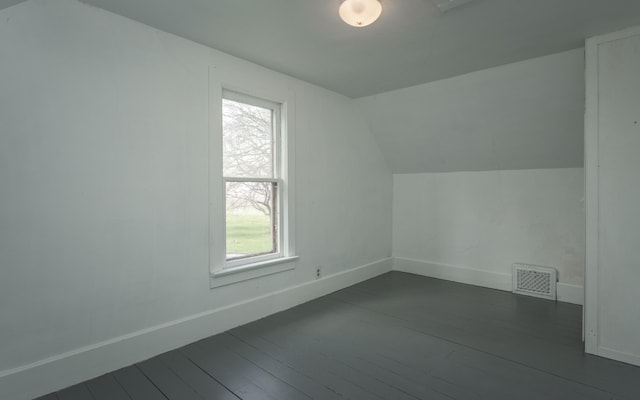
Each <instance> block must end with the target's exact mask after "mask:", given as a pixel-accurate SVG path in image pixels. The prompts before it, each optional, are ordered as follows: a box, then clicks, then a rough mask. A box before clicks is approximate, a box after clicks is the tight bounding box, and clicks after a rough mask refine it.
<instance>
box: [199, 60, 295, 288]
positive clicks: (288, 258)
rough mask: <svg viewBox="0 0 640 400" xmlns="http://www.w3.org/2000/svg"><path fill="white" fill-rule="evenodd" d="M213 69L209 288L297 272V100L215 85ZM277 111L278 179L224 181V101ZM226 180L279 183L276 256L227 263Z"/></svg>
mask: <svg viewBox="0 0 640 400" xmlns="http://www.w3.org/2000/svg"><path fill="white" fill-rule="evenodd" d="M215 75H216V71H215V68H213V67H212V68H210V69H209V86H210V88H209V160H210V162H209V171H210V174H209V200H210V201H209V212H210V218H209V241H210V244H209V249H210V250H209V264H210V268H209V269H210V277H211V278H210V286H211V288H215V287H219V286H225V285H229V284H233V283H237V282H241V281H245V280H249V279H254V278H258V277H261V276H265V275H271V274H275V273H279V272H284V271H289V270H292V269H294V268H295V267H296V262H295V261H296V260H297V258H298V257H297V256H296V255H295V232H294V215H295V208H294V205H295V198H294V195H295V191H294V168H293V165H294V161H295V159H294V152H293V149H294V148H295V147H294V137H293V127H294V117H293V116H294V105H295V102H294V96H293V93H292V92H291V91H289V90H287V89H281V88H277V87H272V86H270V85H268V84H267V85H262V87H254V88H247V87H243V86H240V85H235V84H233V83H229V82H222V81H219V80H216V79H215V78H216V76H215ZM223 98H224V99H228V100H232V101H238V102H241V103H246V104H250V105H255V106H258V107H262V108H267V109H271V110H274V113H273V118H274V124H277V128H279V129H276V134H275V135H274V163H275V168H274V170H275V173H274V178H273V179H272V178H262V179H261V178H225V177H224V176H223V168H222V150H223V147H222V99H223ZM228 181H248V182H256V181H266V182H273V181H275V182H277V184H278V188H277V190H278V198H277V199H276V201H277V208H278V210H277V212H278V216H277V218H278V249H277V251H276V253H270V254H264V255H257V256H252V257H246V258H239V259H233V260H227V259H226V258H227V257H226V210H225V204H226V195H225V192H226V190H225V186H226V182H228Z"/></svg>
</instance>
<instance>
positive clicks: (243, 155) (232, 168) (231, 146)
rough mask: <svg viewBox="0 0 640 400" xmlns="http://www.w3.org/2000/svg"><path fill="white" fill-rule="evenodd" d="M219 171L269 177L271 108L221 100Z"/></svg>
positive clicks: (270, 169) (235, 174)
mask: <svg viewBox="0 0 640 400" xmlns="http://www.w3.org/2000/svg"><path fill="white" fill-rule="evenodd" d="M222 143H223V174H224V176H226V177H235V178H273V112H272V110H270V109H267V108H262V107H257V106H253V105H249V104H245V103H239V102H237V101H233V100H227V99H223V100H222Z"/></svg>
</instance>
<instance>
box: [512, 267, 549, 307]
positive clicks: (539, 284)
mask: <svg viewBox="0 0 640 400" xmlns="http://www.w3.org/2000/svg"><path fill="white" fill-rule="evenodd" d="M557 277H558V273H557V271H556V270H555V269H553V268H548V267H540V266H537V265H527V264H513V293H517V294H525V295H528V296H535V297H542V298H544V299H549V300H555V299H556V282H557V280H558V278H557Z"/></svg>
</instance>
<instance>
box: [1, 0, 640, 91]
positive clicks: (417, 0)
mask: <svg viewBox="0 0 640 400" xmlns="http://www.w3.org/2000/svg"><path fill="white" fill-rule="evenodd" d="M82 1H84V2H85V3H88V4H92V5H94V6H97V7H100V8H103V9H106V10H108V11H112V12H114V13H117V14H120V15H123V16H125V17H128V18H131V19H134V20H137V21H139V22H142V23H145V24H147V25H150V26H153V27H155V28H158V29H161V30H163V31H167V32H170V33H174V34H176V35H178V36H182V37H184V38H187V39H190V40H193V41H195V42H199V43H202V44H204V45H207V46H209V47H213V48H215V49H218V50H221V51H224V52H226V53H229V54H232V55H234V56H237V57H240V58H243V59H246V60H249V61H252V62H254V63H257V64H260V65H263V66H265V67H268V68H270V69H273V70H276V71H280V72H283V73H285V74H288V75H291V76H294V77H297V78H300V79H303V80H305V81H308V82H311V83H314V84H317V85H319V86H322V87H325V88H327V89H330V90H333V91H336V92H339V93H342V94H344V95H347V96H350V97H354V98H357V97H363V96H368V95H372V94H377V93H381V92H387V91H390V90H394V89H399V88H403V87H409V86H413V85H417V84H421V83H426V82H431V81H435V80H440V79H443V78H447V77H451V76H456V75H460V74H464V73H468V72H472V71H477V70H481V69H485V68H489V67H493V66H497V65H502V64H507V63H512V62H516V61H520V60H524V59H529V58H533V57H538V56H542V55H547V54H552V53H557V52H560V51H564V50H569V49H573V48H577V47H581V46H582V45H583V42H584V38H585V37H588V36H592V35H595V34H600V33H604V32H609V31H613V30H617V29H621V28H624V27H627V26H631V25H636V24H640V1H638V0H560V1H559V0H474V1H472V2H470V3H468V4H465V5H463V6H461V7H459V8H456V9H453V10H450V11H448V12H446V13H441V12H440V11H439V10H438V8H437V7H436V6H435V4H434V2H433V1H432V0H382V4H383V13H382V16H381V18H380V19H379V20H378V21H377V22H376V23H374V24H372V25H370V26H368V27H366V28H353V27H350V26H347V25H346V24H344V23H343V22H342V21H341V20H340V19H339V17H338V11H337V10H338V6H339V4H340V0H295V1H292V0H269V1H263V0H259V1H258V0H180V1H176V0H82ZM0 2H1V3H0V5H3V4H5V3H6V4H11V3H16V2H17V1H15V0H0Z"/></svg>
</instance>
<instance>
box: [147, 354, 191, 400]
mask: <svg viewBox="0 0 640 400" xmlns="http://www.w3.org/2000/svg"><path fill="white" fill-rule="evenodd" d="M137 366H138V368H140V371H141V372H142V373H143V374H144V375H145V376H146V377H147V378H149V380H150V381H151V382H153V384H154V385H155V386H156V387H157V388H158V389H159V390H160V391H161V392H162V393H163V394H164V395H165V396H166V397H167V399H169V400H202V399H203V397H201V396H200V395H198V394H197V393H196V391H195V390H194V389H193V388H192V387H190V386H189V385H188V384H186V383H185V382H184V381H183V380H182V379H180V378H179V377H178V376H177V375H176V374H175V373H174V372H173V371H171V369H169V368H168V367H167V366H166V365H164V363H162V361H160V359H159V358H158V357H155V358H152V359H150V360H147V361H144V362H141V363H139V364H137Z"/></svg>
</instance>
